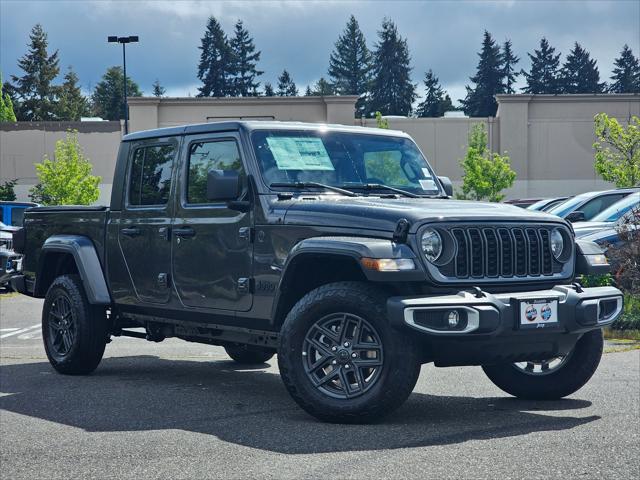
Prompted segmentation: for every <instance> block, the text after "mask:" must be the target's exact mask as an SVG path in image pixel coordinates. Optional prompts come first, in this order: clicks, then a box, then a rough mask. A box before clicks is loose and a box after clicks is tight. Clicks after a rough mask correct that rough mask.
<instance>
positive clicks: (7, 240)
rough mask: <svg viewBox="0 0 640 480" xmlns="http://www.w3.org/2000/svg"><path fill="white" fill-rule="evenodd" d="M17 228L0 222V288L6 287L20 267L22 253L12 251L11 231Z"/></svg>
mask: <svg viewBox="0 0 640 480" xmlns="http://www.w3.org/2000/svg"><path fill="white" fill-rule="evenodd" d="M17 230H18V227H14V226H9V225H5V224H4V223H2V222H0V288H6V287H7V286H8V285H9V281H10V280H11V278H13V277H14V276H16V275H18V274H19V273H20V270H21V269H22V255H19V254H17V253H15V252H14V251H13V232H15V231H17Z"/></svg>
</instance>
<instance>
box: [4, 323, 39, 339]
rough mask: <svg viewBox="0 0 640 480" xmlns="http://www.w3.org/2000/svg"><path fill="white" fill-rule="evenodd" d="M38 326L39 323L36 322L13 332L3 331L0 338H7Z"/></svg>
mask: <svg viewBox="0 0 640 480" xmlns="http://www.w3.org/2000/svg"><path fill="white" fill-rule="evenodd" d="M39 326H40V324H37V325H33V326H31V327H27V328H22V329H20V330H15V331H13V332H9V333H5V334H3V335H0V338H7V337H11V336H13V335H19V334H21V333H25V332H28V331H29V330H33V329H34V328H38V327H39Z"/></svg>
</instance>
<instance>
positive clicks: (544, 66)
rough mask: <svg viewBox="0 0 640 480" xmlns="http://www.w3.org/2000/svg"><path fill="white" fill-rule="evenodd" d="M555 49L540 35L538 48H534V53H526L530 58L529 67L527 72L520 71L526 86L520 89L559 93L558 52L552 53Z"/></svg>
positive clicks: (533, 91)
mask: <svg viewBox="0 0 640 480" xmlns="http://www.w3.org/2000/svg"><path fill="white" fill-rule="evenodd" d="M555 51H556V49H555V48H553V47H552V46H550V45H549V42H548V41H547V39H546V38H544V37H542V39H541V40H540V49H539V50H534V55H531V54H530V53H527V55H528V56H529V58H530V59H531V69H530V70H529V73H527V72H525V71H524V70H522V71H521V73H522V75H524V78H525V79H526V81H527V86H526V87H524V88H523V89H522V91H523V92H524V93H549V94H555V93H560V92H559V88H560V86H559V80H558V67H559V66H560V54H557V55H554V52H555Z"/></svg>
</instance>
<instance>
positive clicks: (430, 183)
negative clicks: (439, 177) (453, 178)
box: [418, 178, 438, 191]
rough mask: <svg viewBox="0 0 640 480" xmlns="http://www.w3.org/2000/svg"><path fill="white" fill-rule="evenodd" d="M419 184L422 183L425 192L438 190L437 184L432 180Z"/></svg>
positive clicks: (422, 181)
mask: <svg viewBox="0 0 640 480" xmlns="http://www.w3.org/2000/svg"><path fill="white" fill-rule="evenodd" d="M418 182H420V186H421V187H422V189H423V190H426V191H433V190H438V187H436V182H434V181H433V180H432V179H430V178H429V179H427V180H418Z"/></svg>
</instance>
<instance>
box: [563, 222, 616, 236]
mask: <svg viewBox="0 0 640 480" xmlns="http://www.w3.org/2000/svg"><path fill="white" fill-rule="evenodd" d="M614 226H615V222H576V223H574V224H573V230H574V232H575V233H576V237H578V238H580V237H584V236H586V235H591V234H592V233H595V232H599V231H600V230H608V229H612V228H613V227H614Z"/></svg>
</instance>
